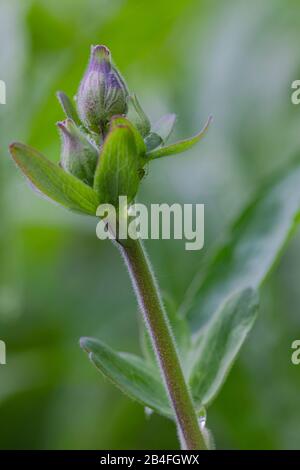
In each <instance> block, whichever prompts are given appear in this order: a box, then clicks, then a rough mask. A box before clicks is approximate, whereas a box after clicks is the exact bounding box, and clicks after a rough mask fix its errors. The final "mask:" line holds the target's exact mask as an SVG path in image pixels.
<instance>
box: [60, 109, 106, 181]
mask: <svg viewBox="0 0 300 470" xmlns="http://www.w3.org/2000/svg"><path fill="white" fill-rule="evenodd" d="M57 125H58V127H59V129H60V131H61V135H62V155H61V162H60V163H61V166H62V168H63V169H64V170H65V171H67V172H68V173H71V174H72V175H74V176H76V177H77V178H79V179H80V180H81V181H83V182H84V183H86V184H88V185H89V186H92V185H93V181H94V174H95V169H96V165H97V161H98V156H99V150H98V149H97V147H96V146H95V145H94V144H93V143H92V142H90V140H89V139H88V138H87V137H86V135H85V134H84V133H83V132H82V131H81V130H80V129H79V128H78V127H77V126H76V124H75V123H74V121H72V119H69V118H68V119H66V120H65V121H62V122H58V123H57Z"/></svg>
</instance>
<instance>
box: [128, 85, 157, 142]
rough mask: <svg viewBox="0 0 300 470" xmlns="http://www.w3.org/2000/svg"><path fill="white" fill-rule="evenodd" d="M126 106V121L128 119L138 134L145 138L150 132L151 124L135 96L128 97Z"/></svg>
mask: <svg viewBox="0 0 300 470" xmlns="http://www.w3.org/2000/svg"><path fill="white" fill-rule="evenodd" d="M127 105H128V112H127V119H129V121H130V122H132V124H133V125H134V126H135V127H136V128H137V130H138V131H139V132H140V134H141V135H142V136H143V137H145V136H146V135H148V134H149V132H150V128H151V124H150V121H149V119H148V116H147V115H146V113H145V112H144V110H143V108H142V107H141V105H140V103H139V100H138V99H137V96H136V95H135V94H132V95H130V96H129V97H128V99H127Z"/></svg>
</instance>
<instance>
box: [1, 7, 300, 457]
mask: <svg viewBox="0 0 300 470" xmlns="http://www.w3.org/2000/svg"><path fill="white" fill-rule="evenodd" d="M0 41H1V51H0V79H2V80H5V81H6V84H7V104H6V105H5V106H4V105H1V106H0V147H1V158H0V196H1V198H0V211H1V219H0V266H1V270H0V339H2V340H4V341H5V342H6V345H7V365H6V366H0V447H1V448H2V449H17V448H19V449H20V448H22V449H93V448H96V449H117V448H119V449H138V448H140V449H160V448H161V449H167V448H176V446H177V437H176V432H175V429H174V427H173V425H172V423H170V422H168V421H167V420H165V419H163V418H160V417H158V416H151V417H146V416H145V413H144V410H143V409H142V407H141V406H139V405H138V404H135V403H134V402H132V401H130V400H129V399H127V398H126V397H124V396H123V395H122V394H121V392H119V391H118V390H117V389H115V388H114V387H113V386H112V385H111V384H110V383H108V382H107V381H105V380H104V379H103V378H102V377H101V375H100V374H99V373H97V371H96V370H95V369H94V368H93V366H92V365H91V364H90V363H89V362H88V360H87V357H86V355H85V354H84V353H83V352H82V351H81V350H80V348H79V346H78V339H79V337H80V336H83V335H87V336H95V337H99V338H102V339H104V340H105V341H106V342H107V343H109V344H110V345H112V346H113V347H115V348H116V349H120V350H126V351H131V352H139V350H140V347H139V341H138V313H137V307H136V302H135V299H134V296H133V294H132V292H131V287H130V283H129V280H128V277H127V273H126V271H125V268H124V266H123V263H122V261H121V260H120V259H119V255H118V253H117V251H116V250H115V248H114V247H113V246H111V245H110V244H109V242H100V241H99V240H98V239H97V238H96V235H95V221H94V220H93V219H89V218H84V217H79V216H76V215H73V214H70V213H68V212H67V211H64V210H63V209H61V208H57V207H55V206H52V205H51V204H49V203H48V202H47V201H44V200H42V199H39V198H37V197H36V195H35V194H34V193H33V192H32V191H30V190H29V189H28V186H27V184H26V182H25V180H24V178H22V177H21V176H20V174H19V172H18V171H17V170H16V169H15V167H14V165H13V163H12V161H11V160H10V159H9V156H8V151H7V146H8V144H9V143H10V142H11V141H13V140H18V141H24V142H26V143H28V144H30V145H33V146H34V147H37V148H38V149H39V150H41V151H42V152H43V153H44V154H45V155H47V156H48V157H49V158H51V159H52V160H54V161H57V160H58V159H59V152H60V141H59V137H58V134H57V130H56V127H55V122H56V121H58V120H60V119H61V118H62V112H61V110H60V107H59V104H58V102H57V100H56V98H55V91H56V90H60V89H62V90H64V91H65V92H66V93H68V94H69V95H71V96H73V95H74V94H75V93H76V91H77V87H78V84H79V82H80V79H81V76H82V74H83V72H84V69H85V67H86V64H87V61H88V55H89V47H90V45H91V44H97V43H104V44H106V45H107V46H109V47H110V48H111V50H112V53H113V57H114V60H115V62H116V63H117V65H118V66H119V68H120V69H121V71H122V73H123V75H124V76H125V77H126V80H127V83H128V84H129V87H130V89H131V90H134V91H135V92H136V93H137V94H138V96H139V97H140V100H141V102H142V104H143V106H144V108H145V109H146V110H147V111H148V112H149V114H150V116H151V117H152V118H153V119H154V120H155V119H157V118H159V117H160V115H161V114H162V113H164V112H168V111H172V112H176V113H177V115H178V122H177V126H176V133H175V134H176V135H175V136H174V137H176V136H177V137H181V136H187V135H191V134H193V133H194V132H196V131H197V130H199V128H200V127H201V126H202V125H203V123H204V121H205V119H206V118H207V116H208V115H209V114H210V113H212V114H213V116H214V123H213V126H212V127H211V129H210V131H209V133H208V136H207V137H206V139H205V141H203V142H202V143H201V144H199V145H198V146H197V147H196V148H195V149H194V150H192V151H190V152H189V153H188V154H184V155H183V156H177V157H174V158H173V159H165V160H164V159H162V160H160V161H157V162H156V163H154V164H153V165H152V166H151V168H150V172H149V174H148V176H147V178H146V179H145V181H144V184H143V188H142V191H141V193H140V196H139V198H140V200H141V201H147V202H181V203H184V202H201V203H205V204H206V235H205V236H206V242H205V249H204V250H202V251H200V252H188V251H185V250H184V242H183V241H182V242H178V241H176V242H171V241H170V242H169V241H152V242H148V243H147V247H148V251H149V253H150V255H151V257H152V259H153V264H154V267H155V270H156V273H157V276H158V279H159V282H160V285H161V287H162V289H163V291H164V292H166V293H167V294H168V295H170V296H171V297H173V299H174V301H175V302H176V303H177V304H180V301H181V300H182V297H183V295H184V292H185V291H186V289H187V287H188V285H189V283H190V282H191V279H192V278H193V275H194V274H195V273H196V272H197V271H198V270H199V269H200V270H201V267H202V266H203V264H204V263H203V262H204V259H205V258H206V256H207V253H209V251H210V249H212V248H213V246H214V245H215V244H216V243H217V241H218V239H219V238H220V235H222V234H224V233H225V232H226V229H227V228H228V226H229V225H230V223H231V221H232V220H233V219H234V217H235V216H236V214H238V213H239V211H240V209H241V208H242V207H243V206H244V204H245V202H247V201H248V199H249V197H250V196H251V194H253V193H254V192H255V189H256V188H257V187H258V186H259V182H260V181H261V179H263V177H264V176H266V175H269V174H270V173H272V171H273V170H275V168H278V167H280V166H284V165H285V162H287V161H288V159H289V158H290V157H291V156H292V155H293V153H294V152H296V151H298V150H299V147H300V108H297V106H293V105H292V104H291V101H290V94H291V83H292V81H293V80H296V79H299V78H300V53H299V47H298V45H299V41H300V5H299V2H298V1H296V0H265V1H263V2H262V1H261V0H253V1H252V2H249V1H243V0H237V1H235V0H227V1H226V2H221V1H216V0H185V1H180V0H152V1H151V2H149V1H148V0H127V1H126V0H114V1H112V0H52V1H51V2H49V1H47V0H40V1H34V0H32V1H30V0H19V1H17V0H1V1H0ZM299 275H300V235H299V233H298V235H296V236H295V237H294V239H293V240H292V242H291V243H290V245H289V247H288V249H287V251H286V252H285V254H284V256H283V258H282V260H281V262H280V265H279V266H278V267H277V269H276V271H275V272H273V274H272V277H271V278H270V279H269V280H268V282H267V284H265V287H264V290H263V295H262V305H261V310H260V316H259V318H258V321H257V323H256V325H255V327H254V330H253V331H252V333H251V335H250V337H249V338H248V340H247V342H246V345H245V346H244V347H243V350H242V354H241V355H240V358H239V360H238V361H237V363H236V364H235V366H234V367H233V370H232V371H231V373H230V376H229V378H228V380H227V382H226V384H225V386H224V388H223V390H222V392H221V394H220V395H219V397H218V398H217V400H216V401H215V402H214V403H213V405H212V406H211V408H210V409H209V410H208V427H209V428H211V429H212V430H213V433H214V436H215V439H216V444H217V447H218V448H219V449H222V448H233V449H263V448H267V449H288V448H298V449H299V448H300V433H299V426H300V406H299V403H300V399H299V396H300V394H299V387H300V366H298V368H297V366H294V365H292V364H291V361H290V356H291V343H292V341H293V340H294V339H298V338H299V337H300V312H299V304H300V291H299Z"/></svg>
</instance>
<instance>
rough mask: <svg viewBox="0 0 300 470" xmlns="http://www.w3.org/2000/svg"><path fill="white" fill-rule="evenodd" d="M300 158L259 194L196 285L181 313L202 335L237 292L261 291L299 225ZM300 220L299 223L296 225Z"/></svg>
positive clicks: (188, 294) (189, 293)
mask: <svg viewBox="0 0 300 470" xmlns="http://www.w3.org/2000/svg"><path fill="white" fill-rule="evenodd" d="M299 211H300V158H299V157H298V158H297V159H296V160H295V161H294V162H292V164H290V165H289V167H288V168H287V169H286V170H285V171H281V172H279V174H277V175H276V176H275V178H273V179H272V180H271V181H270V182H269V183H268V184H267V185H265V186H264V187H263V188H262V189H261V190H260V191H259V192H258V195H257V196H256V197H255V199H254V200H253V201H252V203H251V204H250V205H249V206H248V207H247V208H246V209H245V210H244V212H243V213H242V215H241V216H240V217H239V218H238V220H237V221H236V222H235V224H234V225H233V228H232V230H231V232H230V234H229V236H228V239H227V241H226V242H225V243H224V244H223V245H222V246H221V247H220V248H219V249H218V250H217V251H216V254H215V256H214V257H213V258H212V260H211V261H210V263H209V264H208V269H207V271H206V274H205V275H204V277H203V279H202V281H201V282H199V279H197V278H196V279H195V281H194V283H193V284H192V285H191V288H190V290H189V292H188V293H187V296H186V299H185V301H184V304H183V306H182V310H184V311H185V312H187V314H188V320H189V322H190V324H191V326H192V330H193V332H197V331H198V330H199V328H201V326H203V325H204V324H205V323H206V322H207V321H208V320H209V319H210V317H211V315H212V314H213V313H214V312H215V311H216V310H217V309H218V307H219V306H220V304H221V303H222V302H223V301H224V299H225V298H226V297H227V296H228V295H229V294H230V293H231V292H233V291H237V290H241V289H243V288H245V287H247V286H251V287H253V288H255V289H256V288H258V287H260V286H261V284H262V282H263V281H264V279H265V278H266V276H267V274H268V273H269V271H270V270H271V268H272V267H273V265H274V263H275V261H276V260H277V259H278V258H279V256H280V255H281V253H282V250H283V247H284V246H285V244H286V242H287V240H288V239H289V237H290V236H291V234H292V233H293V231H294V229H295V227H296V226H297V223H298V222H299ZM297 216H298V220H297Z"/></svg>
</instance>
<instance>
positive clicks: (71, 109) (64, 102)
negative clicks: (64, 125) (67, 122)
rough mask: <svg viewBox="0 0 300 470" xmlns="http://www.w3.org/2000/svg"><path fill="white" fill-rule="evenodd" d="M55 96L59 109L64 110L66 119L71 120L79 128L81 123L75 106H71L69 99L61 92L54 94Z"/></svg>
mask: <svg viewBox="0 0 300 470" xmlns="http://www.w3.org/2000/svg"><path fill="white" fill-rule="evenodd" d="M56 96H57V99H58V101H59V102H60V104H61V107H62V109H63V110H64V112H65V115H66V116H67V118H70V119H72V121H74V122H75V123H76V124H77V125H78V126H80V125H81V121H80V119H79V117H78V114H77V111H76V109H75V106H74V105H73V103H72V101H71V100H70V98H69V97H68V96H67V95H66V94H65V93H64V92H63V91H58V92H57V93H56Z"/></svg>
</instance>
